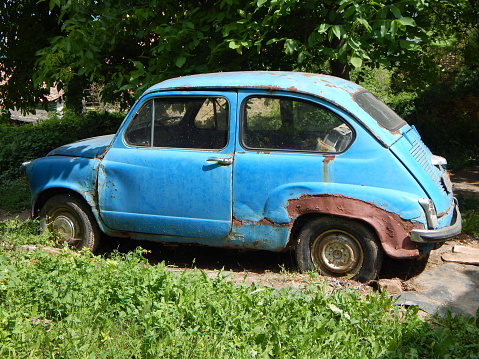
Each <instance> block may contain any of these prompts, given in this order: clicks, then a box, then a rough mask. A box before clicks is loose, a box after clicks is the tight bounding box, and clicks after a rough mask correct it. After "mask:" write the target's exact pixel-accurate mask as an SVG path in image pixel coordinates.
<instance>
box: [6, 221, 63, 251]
mask: <svg viewBox="0 0 479 359" xmlns="http://www.w3.org/2000/svg"><path fill="white" fill-rule="evenodd" d="M56 243H57V241H56V239H55V236H54V235H52V234H51V233H49V232H48V231H46V232H44V233H42V234H40V225H39V222H38V221H37V220H28V221H21V220H18V219H10V220H7V221H6V222H0V244H2V245H3V247H4V248H16V247H19V246H21V245H29V244H32V245H37V246H53V245H56Z"/></svg>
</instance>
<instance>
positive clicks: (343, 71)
mask: <svg viewBox="0 0 479 359" xmlns="http://www.w3.org/2000/svg"><path fill="white" fill-rule="evenodd" d="M329 64H330V66H331V74H332V75H333V76H336V77H341V78H343V79H345V80H349V66H348V65H347V64H343V63H342V62H340V61H339V60H329Z"/></svg>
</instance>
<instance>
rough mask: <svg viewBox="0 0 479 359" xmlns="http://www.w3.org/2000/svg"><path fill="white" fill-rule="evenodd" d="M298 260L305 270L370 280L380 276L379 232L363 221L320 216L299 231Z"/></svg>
mask: <svg viewBox="0 0 479 359" xmlns="http://www.w3.org/2000/svg"><path fill="white" fill-rule="evenodd" d="M296 260H297V263H298V267H299V269H300V270H301V271H302V272H309V271H317V272H319V273H320V274H321V275H325V276H329V277H341V278H344V279H353V280H357V281H359V282H367V281H369V280H371V279H375V278H376V277H377V276H378V274H379V271H380V269H381V265H382V260H383V252H382V248H381V245H380V243H379V241H378V239H377V237H376V235H375V234H374V233H373V232H372V231H370V230H369V229H368V228H367V227H365V226H363V225H362V224H360V223H358V222H356V221H353V220H348V219H343V218H339V217H320V218H316V219H314V220H312V221H310V222H308V223H306V225H305V226H304V227H303V228H302V229H301V231H300V232H299V235H298V241H297V245H296Z"/></svg>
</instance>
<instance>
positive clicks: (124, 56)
mask: <svg viewBox="0 0 479 359" xmlns="http://www.w3.org/2000/svg"><path fill="white" fill-rule="evenodd" d="M49 5H50V8H51V9H56V8H61V11H62V12H61V18H62V19H67V20H65V21H64V23H63V27H62V30H63V32H62V34H61V35H60V36H57V37H54V38H53V39H51V45H50V46H49V47H45V48H44V49H42V50H41V51H40V52H39V55H40V59H39V61H38V65H39V67H40V68H41V71H40V73H39V74H38V76H37V82H38V83H40V82H43V81H49V82H50V83H51V82H53V81H57V82H63V83H68V82H69V81H71V79H73V78H75V77H83V78H85V79H86V81H99V82H102V83H104V84H105V89H104V96H105V97H104V99H105V100H110V101H111V100H114V99H116V100H117V99H123V100H125V99H127V100H131V98H129V96H130V94H131V91H132V90H133V91H136V92H137V93H139V92H141V91H143V90H144V89H145V88H146V87H148V86H149V85H151V84H153V83H156V82H158V81H160V80H163V79H166V78H170V77H173V76H178V75H185V74H193V73H201V72H207V71H226V70H260V69H264V70H305V71H314V72H329V73H331V74H333V75H337V76H341V77H345V78H348V77H349V69H350V68H359V67H361V66H363V65H365V64H370V65H372V66H378V65H379V64H382V65H384V66H392V65H394V64H396V62H398V61H410V62H411V61H412V60H411V59H414V60H416V59H417V57H418V56H420V54H421V50H422V49H423V46H424V45H425V44H428V43H430V38H429V36H430V31H429V30H428V28H427V26H421V25H420V24H419V22H423V23H424V24H426V22H424V21H423V20H422V17H423V14H424V13H425V8H426V4H425V1H424V0H386V1H383V2H381V3H379V2H372V1H361V0H342V1H336V0H321V1H320V0H310V1H301V0H207V1H203V2H197V1H190V0H185V1H177V0H166V1H165V0H161V1H159V0H143V1H137V2H131V1H128V0H121V1H115V2H109V1H105V2H90V1H84V0H51V1H50V2H49ZM426 25H427V24H426Z"/></svg>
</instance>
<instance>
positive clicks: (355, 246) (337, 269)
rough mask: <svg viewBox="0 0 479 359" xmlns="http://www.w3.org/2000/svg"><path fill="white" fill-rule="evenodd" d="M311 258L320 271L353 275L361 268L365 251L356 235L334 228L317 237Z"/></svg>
mask: <svg viewBox="0 0 479 359" xmlns="http://www.w3.org/2000/svg"><path fill="white" fill-rule="evenodd" d="M311 259H312V261H313V264H314V265H315V267H316V268H317V269H318V270H319V271H320V273H323V274H326V275H333V276H341V275H351V276H352V275H355V274H356V273H357V272H358V271H359V270H360V268H361V266H362V263H363V260H364V253H363V249H362V247H361V245H360V242H359V240H358V239H357V238H356V237H355V236H353V235H351V234H350V233H347V232H344V231H339V230H332V231H326V232H324V233H322V234H320V235H319V236H318V237H316V238H315V240H314V241H313V244H312V245H311Z"/></svg>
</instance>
